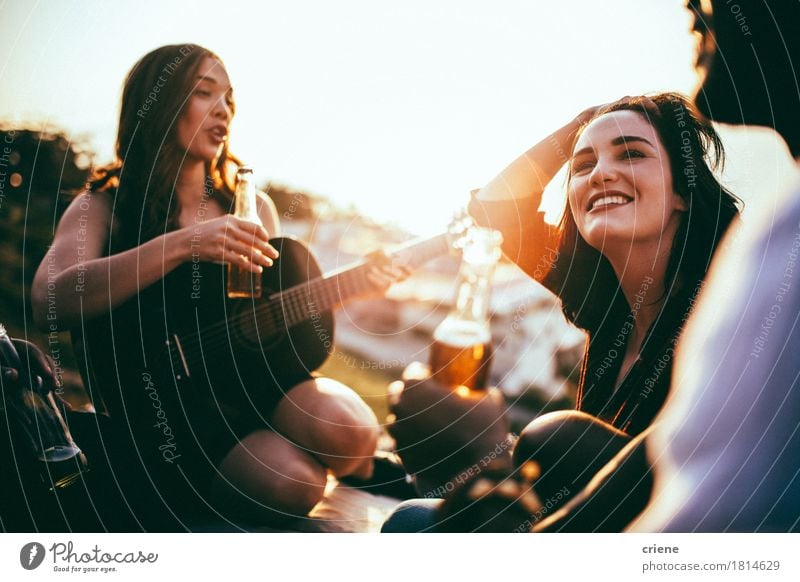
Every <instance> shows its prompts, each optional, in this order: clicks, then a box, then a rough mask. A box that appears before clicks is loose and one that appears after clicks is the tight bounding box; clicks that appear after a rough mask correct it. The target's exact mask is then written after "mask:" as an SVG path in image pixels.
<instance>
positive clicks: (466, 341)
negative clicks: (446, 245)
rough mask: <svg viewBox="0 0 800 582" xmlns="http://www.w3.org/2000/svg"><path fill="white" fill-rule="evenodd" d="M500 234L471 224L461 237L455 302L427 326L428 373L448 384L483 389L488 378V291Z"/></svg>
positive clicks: (489, 333)
mask: <svg viewBox="0 0 800 582" xmlns="http://www.w3.org/2000/svg"><path fill="white" fill-rule="evenodd" d="M502 240H503V238H502V235H501V234H500V233H499V232H498V231H496V230H492V229H489V228H477V227H473V228H472V229H471V230H470V233H469V234H468V235H467V237H466V240H465V241H464V249H463V254H462V259H461V270H460V272H459V276H458V289H457V292H456V302H455V304H454V306H453V307H452V309H451V310H450V313H449V314H448V315H447V317H446V318H445V319H444V321H442V323H440V324H439V326H438V327H437V328H436V330H435V331H434V332H433V344H432V345H431V350H430V368H431V373H432V374H435V378H436V380H437V381H438V382H440V383H442V384H444V385H445V386H450V387H452V388H459V387H461V386H464V387H466V388H468V389H470V390H483V389H485V388H486V384H487V380H488V378H489V361H490V359H491V351H492V335H491V330H490V328H489V296H490V292H491V282H492V276H493V275H494V270H495V267H496V265H497V261H498V260H499V259H500V254H501V251H500V244H501V243H502Z"/></svg>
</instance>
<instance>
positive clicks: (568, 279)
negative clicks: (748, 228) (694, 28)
mask: <svg viewBox="0 0 800 582" xmlns="http://www.w3.org/2000/svg"><path fill="white" fill-rule="evenodd" d="M559 151H560V152H563V151H571V152H572V153H571V154H570V156H569V159H568V160H566V159H564V156H563V153H562V154H559V153H558V152H559ZM722 159H723V149H722V144H721V142H720V141H719V138H718V137H717V134H716V133H715V131H714V129H713V128H712V127H711V126H710V125H709V124H708V123H705V122H703V121H701V120H700V119H699V117H698V115H697V114H696V113H695V112H694V109H693V108H692V106H691V105H690V104H689V103H688V102H687V100H686V99H685V98H684V97H682V96H681V95H679V94H676V93H664V94H659V95H655V96H653V97H649V98H648V97H637V98H626V99H623V100H620V101H618V102H615V103H613V104H610V105H606V106H602V107H595V108H590V109H588V110H587V111H585V112H583V113H582V114H581V115H579V116H578V117H577V118H576V119H575V120H573V121H572V122H570V123H568V124H567V125H566V126H564V127H562V128H561V129H559V130H558V131H556V132H555V133H554V134H553V135H552V136H550V137H548V138H547V139H545V140H543V141H542V142H540V143H539V144H537V145H536V146H534V147H533V148H532V149H531V150H529V151H528V152H526V153H525V154H523V156H521V157H520V158H518V159H517V160H516V161H515V162H513V163H512V164H511V165H510V166H509V167H508V168H506V169H505V170H504V171H503V172H502V173H501V174H500V175H499V176H498V177H497V178H495V179H494V180H493V181H492V182H490V183H489V184H488V185H487V186H486V187H484V188H483V189H482V190H480V191H479V192H478V193H477V194H476V196H475V197H474V199H473V201H472V204H471V211H472V214H473V215H474V216H475V217H476V218H477V219H478V220H480V221H481V222H484V223H487V224H491V225H494V226H495V227H496V228H500V229H501V230H502V231H503V235H504V239H505V241H506V242H505V244H504V250H505V252H506V253H507V254H508V256H509V257H510V258H511V259H512V260H514V261H516V262H517V263H518V264H519V265H520V266H521V267H522V268H523V269H524V270H525V271H526V272H528V273H529V274H530V275H531V276H533V277H534V278H536V279H537V280H538V281H540V282H541V283H542V284H544V285H545V286H546V287H547V288H548V289H550V290H551V291H552V292H553V293H555V294H556V295H557V296H558V297H559V299H560V300H561V304H562V308H563V310H564V314H565V315H566V317H567V319H569V320H570V321H571V322H573V323H574V324H575V325H577V326H578V327H581V328H583V329H584V330H586V331H587V332H588V334H589V342H588V349H587V351H586V355H585V359H584V362H583V370H582V373H581V381H580V386H579V389H578V402H577V408H578V410H582V411H585V412H589V413H591V414H592V415H594V416H596V417H598V418H600V419H601V420H604V421H606V422H608V423H610V424H612V425H614V427H616V428H617V429H619V430H622V431H625V432H626V433H629V434H637V433H639V432H641V431H642V430H644V429H645V428H647V426H648V425H649V424H650V422H651V421H652V419H653V418H654V417H655V415H656V413H657V412H658V410H659V409H660V408H661V405H662V404H663V402H664V399H665V398H666V395H667V390H668V387H669V380H670V371H671V366H672V363H671V359H672V358H671V350H672V346H673V345H674V343H675V342H676V341H677V338H678V335H679V334H680V331H681V329H682V324H683V322H684V321H685V320H686V318H687V317H688V313H689V311H690V309H691V306H692V305H693V302H694V297H695V295H696V294H697V292H698V290H699V289H700V287H701V286H702V280H703V277H704V276H705V273H706V270H707V268H708V265H709V262H710V260H711V257H712V255H713V253H714V250H715V248H716V246H717V244H718V243H719V240H720V239H721V237H722V236H723V234H724V233H725V231H726V229H727V227H728V225H729V224H730V223H731V221H732V220H733V219H734V217H735V216H736V215H737V207H736V199H735V198H734V197H733V195H731V194H730V193H729V192H728V191H727V190H726V189H725V188H724V187H723V186H722V185H721V184H720V183H719V182H718V181H717V179H716V178H715V177H714V174H713V172H712V168H715V167H717V165H721V164H722ZM565 161H567V162H568V178H567V202H568V205H567V208H566V210H565V211H564V214H563V217H562V220H561V223H560V225H559V226H558V228H552V227H550V226H548V225H547V223H545V222H544V220H543V217H542V214H541V212H539V211H538V207H539V205H540V202H541V192H542V191H543V189H544V186H545V184H546V183H547V182H548V181H549V180H550V179H551V178H552V177H553V176H554V175H555V173H556V172H557V170H558V169H559V167H560V166H561V165H562V164H563V163H564V162H565ZM553 249H555V250H553ZM548 255H549V256H553V255H554V256H555V259H554V260H553V261H550V262H548V265H549V268H548V269H542V268H541V258H542V257H544V256H548Z"/></svg>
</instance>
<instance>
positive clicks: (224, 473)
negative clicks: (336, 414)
mask: <svg viewBox="0 0 800 582" xmlns="http://www.w3.org/2000/svg"><path fill="white" fill-rule="evenodd" d="M218 468H219V470H220V475H217V476H215V477H214V481H213V483H212V488H211V491H212V495H213V496H214V497H215V498H216V499H217V500H219V501H220V502H221V504H222V505H223V506H224V507H226V508H228V509H229V510H230V511H231V514H232V517H234V518H240V519H241V518H244V519H247V520H248V521H258V522H261V521H275V520H276V519H280V518H285V517H289V516H304V515H307V514H308V512H309V511H311V509H312V508H313V507H314V506H315V505H316V504H317V503H318V502H319V501H320V500H321V499H322V496H323V493H324V492H325V484H326V481H327V472H326V470H325V468H324V467H323V466H322V465H321V464H320V463H319V462H318V461H317V460H316V459H315V458H314V457H312V456H311V455H309V454H308V453H306V452H304V451H302V450H300V449H298V448H297V447H296V446H294V445H293V444H292V443H290V442H289V441H288V440H286V438H285V437H283V436H281V435H279V434H276V433H274V432H270V431H266V430H259V431H255V432H253V433H250V434H249V435H247V436H246V437H245V438H243V439H242V440H241V442H239V443H238V444H237V445H236V446H235V447H234V448H233V449H231V451H230V452H229V453H228V454H227V455H226V456H225V458H224V459H223V460H222V462H220V464H219V466H218Z"/></svg>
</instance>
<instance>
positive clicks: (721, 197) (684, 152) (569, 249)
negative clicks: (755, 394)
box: [547, 93, 740, 333]
mask: <svg viewBox="0 0 800 582" xmlns="http://www.w3.org/2000/svg"><path fill="white" fill-rule="evenodd" d="M613 111H635V112H637V113H639V114H640V115H642V116H643V117H644V118H645V119H646V120H647V122H648V123H650V124H651V125H652V126H653V127H654V128H655V130H656V132H657V133H658V136H659V138H660V139H661V142H662V144H663V145H664V148H665V149H666V151H667V153H668V155H669V160H670V170H671V172H672V181H673V187H674V189H675V192H676V193H677V194H678V195H679V196H680V197H681V198H682V199H683V200H684V201H685V202H686V206H687V211H686V212H684V213H683V216H682V219H681V223H680V225H679V227H678V230H677V232H676V233H675V238H674V240H673V243H672V249H671V253H670V258H669V262H668V265H667V272H666V277H665V286H664V288H665V294H666V299H669V298H670V297H675V296H685V295H687V294H689V293H693V292H694V290H696V288H697V285H698V283H700V282H701V281H702V280H703V278H704V277H705V274H706V271H707V270H708V267H709V264H710V262H711V258H712V255H713V254H714V250H715V249H716V247H717V245H718V244H719V241H720V239H721V238H722V236H723V235H724V234H725V231H726V230H727V228H728V226H729V225H730V223H731V222H732V221H733V219H734V218H735V217H736V216H737V215H738V212H739V210H738V206H739V204H740V203H739V200H738V199H737V198H736V197H735V196H734V195H733V194H731V193H730V192H729V191H728V190H727V189H726V188H725V187H724V186H723V185H722V184H720V183H719V181H718V180H717V179H716V177H715V176H714V173H713V171H714V170H716V169H718V168H719V169H721V168H722V165H723V163H724V156H725V153H724V148H723V146H722V142H721V140H720V138H719V136H718V135H717V132H716V131H715V130H714V128H713V127H712V126H711V125H710V123H708V122H706V121H704V120H703V119H702V118H701V117H700V116H699V115H698V114H697V112H696V111H695V109H694V107H693V106H692V105H691V103H690V102H689V101H688V100H687V99H686V98H685V97H684V96H682V95H681V94H679V93H661V94H658V95H655V96H652V97H634V98H630V99H627V100H624V101H620V102H616V103H614V104H612V105H609V106H607V107H604V108H601V109H600V110H599V111H597V113H595V115H594V117H593V118H592V119H596V118H597V117H599V116H601V115H605V114H607V113H611V112H613ZM590 121H591V120H590ZM560 231H561V236H560V241H559V245H558V257H557V259H556V260H555V262H554V264H553V267H552V269H551V270H550V272H549V273H548V275H547V277H548V281H549V282H550V283H551V285H552V286H551V288H553V289H555V290H557V292H558V295H559V296H560V298H561V303H562V309H563V311H564V314H565V316H566V317H567V319H568V320H570V321H572V322H573V323H574V324H575V325H577V326H578V327H581V328H583V329H586V330H587V331H589V332H590V333H592V332H596V331H598V329H599V328H600V326H601V325H602V324H603V321H604V320H606V319H607V318H608V316H609V314H610V313H611V312H614V311H617V310H619V309H624V307H625V306H626V304H625V303H624V301H625V300H624V297H623V295H622V292H621V290H620V285H619V279H618V278H617V275H616V273H615V272H614V269H613V267H612V266H611V263H610V262H609V260H608V259H607V258H606V257H605V256H604V255H603V254H602V253H600V252H599V251H597V250H596V249H595V248H593V247H592V246H590V245H589V243H587V242H586V240H585V239H584V238H583V237H582V236H581V235H580V233H579V232H578V227H577V225H576V223H575V219H574V217H573V216H572V212H571V211H570V209H569V208H566V209H565V211H564V214H563V217H562V219H561V224H560Z"/></svg>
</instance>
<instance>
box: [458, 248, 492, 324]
mask: <svg viewBox="0 0 800 582" xmlns="http://www.w3.org/2000/svg"><path fill="white" fill-rule="evenodd" d="M493 272H494V265H488V266H487V265H480V266H475V265H471V264H469V263H467V262H466V261H464V262H462V263H461V270H460V272H459V277H458V291H457V294H456V303H455V305H454V306H453V309H452V310H451V311H450V315H449V316H448V317H450V318H457V319H459V320H461V321H469V322H474V323H479V324H488V322H489V296H490V290H491V278H492V274H493Z"/></svg>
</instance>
